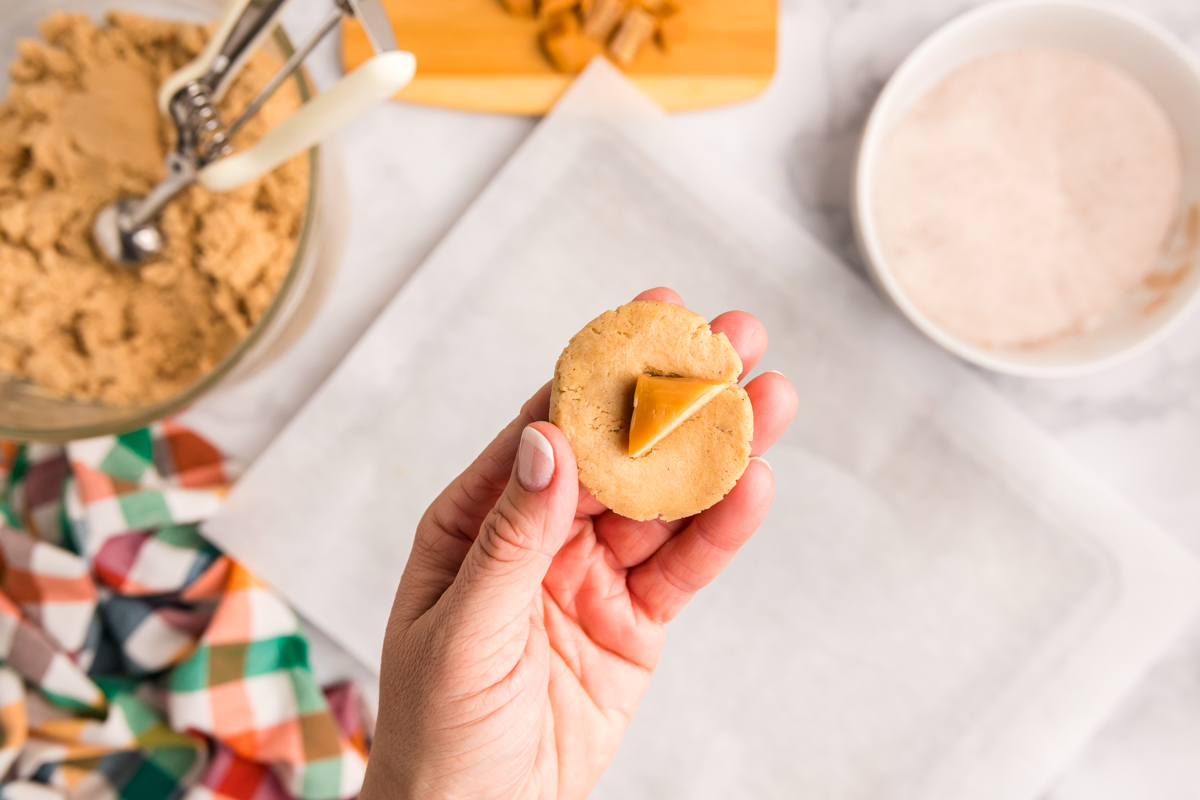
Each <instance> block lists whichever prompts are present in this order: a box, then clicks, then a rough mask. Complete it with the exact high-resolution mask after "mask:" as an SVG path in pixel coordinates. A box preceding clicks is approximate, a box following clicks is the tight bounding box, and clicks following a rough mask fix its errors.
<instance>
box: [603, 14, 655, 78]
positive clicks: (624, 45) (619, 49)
mask: <svg viewBox="0 0 1200 800" xmlns="http://www.w3.org/2000/svg"><path fill="white" fill-rule="evenodd" d="M657 28H658V18H657V17H655V16H654V15H653V14H651V13H650V12H649V11H646V10H645V9H641V8H635V9H633V10H631V11H630V12H629V13H628V14H626V15H625V19H623V20H621V27H620V28H618V29H617V34H616V35H615V36H613V39H612V42H611V43H610V44H609V45H608V52H609V53H610V54H611V55H612V57H613V59H614V60H615V61H616V62H617V63H618V64H620V65H621V66H624V67H627V66H629V65H630V64H632V63H633V61H634V59H636V58H637V57H638V53H640V52H642V48H643V47H645V46H646V43H647V42H649V41H650V39H652V38H653V37H654V32H655V30H656V29H657Z"/></svg>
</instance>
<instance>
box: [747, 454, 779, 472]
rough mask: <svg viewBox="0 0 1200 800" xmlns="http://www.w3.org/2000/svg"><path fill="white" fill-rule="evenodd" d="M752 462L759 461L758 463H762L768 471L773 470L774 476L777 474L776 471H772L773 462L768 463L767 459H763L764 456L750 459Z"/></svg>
mask: <svg viewBox="0 0 1200 800" xmlns="http://www.w3.org/2000/svg"><path fill="white" fill-rule="evenodd" d="M750 460H751V461H758V462H761V463H762V465H763V466H764V467H766V468H767V469H769V470H771V474H772V475H774V474H775V470H773V469H771V462H770V461H767V460H766V459H765V458H763V457H762V456H755V457H754V458H752V459H750Z"/></svg>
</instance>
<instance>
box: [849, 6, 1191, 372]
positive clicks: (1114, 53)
mask: <svg viewBox="0 0 1200 800" xmlns="http://www.w3.org/2000/svg"><path fill="white" fill-rule="evenodd" d="M854 190H855V199H854V215H855V229H856V232H857V235H858V241H859V246H860V248H861V250H862V252H863V255H864V258H865V261H866V262H867V265H868V268H869V270H870V273H871V277H872V279H873V280H874V281H875V282H876V283H877V284H878V285H879V287H880V288H881V289H882V290H883V291H884V292H885V293H886V294H887V296H888V297H889V298H891V300H892V301H893V302H894V304H895V305H896V306H897V307H898V308H899V309H900V310H901V311H902V312H903V313H904V314H905V315H906V316H907V317H908V318H909V319H910V320H911V321H912V323H913V324H914V325H916V326H917V327H918V328H919V329H920V330H921V331H922V332H924V333H925V334H926V335H927V336H929V337H930V338H931V339H933V340H934V341H936V342H937V343H938V344H940V345H942V346H943V347H945V348H946V349H947V350H949V351H951V352H952V353H955V354H956V355H958V356H960V357H962V358H964V359H966V360H968V361H970V362H972V363H974V364H977V365H979V366H982V367H985V368H988V369H992V370H995V371H997V372H1002V373H1007V374H1012V375H1022V376H1028V377H1065V376H1069V375H1078V374H1082V373H1087V372H1093V371H1096V370H1100V369H1103V368H1105V367H1109V366H1112V365H1114V364H1116V363H1118V362H1120V361H1123V360H1125V359H1127V358H1130V357H1132V356H1134V355H1136V354H1137V353H1140V352H1142V351H1143V350H1145V349H1146V348H1148V347H1150V346H1152V345H1153V344H1155V343H1156V342H1158V341H1160V340H1161V339H1162V338H1163V337H1165V336H1166V335H1168V334H1169V333H1170V331H1171V330H1172V329H1174V328H1175V327H1176V326H1177V325H1178V324H1179V323H1180V322H1181V321H1182V320H1183V318H1184V317H1185V316H1186V315H1187V314H1188V313H1189V312H1190V311H1192V310H1193V309H1194V308H1195V306H1196V305H1197V304H1198V303H1200V268H1198V267H1200V59H1198V58H1197V57H1196V56H1195V54H1193V53H1192V52H1191V51H1190V50H1188V49H1187V48H1186V47H1185V46H1184V45H1183V44H1182V43H1180V42H1179V41H1178V40H1177V39H1176V38H1175V37H1174V36H1173V35H1172V34H1171V33H1170V32H1169V31H1167V30H1165V29H1164V28H1162V27H1160V26H1159V25H1157V24H1156V23H1154V22H1153V21H1151V20H1149V19H1147V18H1145V17H1144V16H1142V15H1140V14H1137V13H1135V12H1132V11H1129V10H1128V9H1125V8H1122V7H1119V6H1115V5H1109V4H1104V3H1092V2H1088V3H1084V2H1073V1H1072V0H1050V1H1047V2H1041V1H1039V0H1007V1H1005V2H998V3H993V4H990V5H986V6H982V7H980V8H977V9H975V10H974V11H971V12H968V13H967V14H964V15H963V16H961V17H958V18H957V19H955V20H953V21H951V22H950V23H948V24H947V25H946V26H944V27H943V28H941V29H940V30H938V31H937V32H935V33H934V34H933V35H932V36H930V37H929V38H928V39H926V40H925V41H924V42H923V43H922V44H921V45H920V46H919V47H918V48H917V49H916V50H915V51H913V53H912V54H911V55H910V56H909V57H908V58H907V59H906V60H905V61H904V63H903V64H901V66H900V67H899V69H897V70H896V72H895V74H894V75H893V76H892V78H891V79H890V81H889V82H888V84H887V86H886V87H885V88H884V90H883V92H882V93H881V94H880V96H879V99H878V100H877V101H876V104H875V107H874V109H873V110H872V112H871V116H870V118H869V120H868V122H867V126H866V129H865V131H864V133H863V139H862V144H861V146H860V149H859V154H858V162H857V170H856V174H855V177H854Z"/></svg>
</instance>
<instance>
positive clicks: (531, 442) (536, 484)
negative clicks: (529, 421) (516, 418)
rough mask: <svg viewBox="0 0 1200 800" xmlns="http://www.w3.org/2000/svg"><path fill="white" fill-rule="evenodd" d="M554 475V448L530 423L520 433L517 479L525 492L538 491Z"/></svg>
mask: <svg viewBox="0 0 1200 800" xmlns="http://www.w3.org/2000/svg"><path fill="white" fill-rule="evenodd" d="M553 477H554V448H553V447H551V446H550V442H549V441H548V440H547V439H546V437H545V436H543V435H542V432H541V431H539V430H538V429H537V428H535V427H533V426H532V425H530V426H529V427H527V428H526V429H525V430H524V431H523V432H522V433H521V446H520V448H519V449H518V450H517V480H519V481H520V482H521V487H522V488H523V489H524V490H525V491H527V492H533V493H535V494H536V493H538V492H541V491H544V490H545V489H546V487H547V486H549V485H550V479H551V478H553Z"/></svg>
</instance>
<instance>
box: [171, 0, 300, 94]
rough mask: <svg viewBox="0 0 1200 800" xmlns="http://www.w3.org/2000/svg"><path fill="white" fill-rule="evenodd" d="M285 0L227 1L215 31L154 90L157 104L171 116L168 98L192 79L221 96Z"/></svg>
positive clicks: (257, 44)
mask: <svg viewBox="0 0 1200 800" xmlns="http://www.w3.org/2000/svg"><path fill="white" fill-rule="evenodd" d="M285 5H287V0H229V2H228V3H227V4H226V5H225V11H224V14H223V16H222V17H221V22H220V24H219V25H218V26H217V30H216V32H214V33H213V35H212V38H211V39H209V40H208V44H207V45H206V46H205V48H204V49H203V50H202V51H201V52H200V55H198V56H196V58H195V59H193V60H192V61H190V62H188V63H187V64H185V65H184V66H183V67H182V68H181V69H180V70H179V71H177V72H175V73H174V74H172V75H171V76H170V77H168V78H167V79H166V80H165V81H163V84H162V86H161V87H159V90H158V107H159V110H160V111H162V113H163V114H164V115H166V116H167V117H168V118H169V117H170V116H171V113H170V109H171V98H172V97H174V96H175V94H176V93H177V92H178V91H179V90H180V89H182V88H183V87H185V86H187V85H188V84H189V83H191V82H193V81H197V80H200V79H201V78H206V79H207V80H208V81H209V83H210V84H211V88H212V90H213V98H212V99H213V100H214V101H217V100H220V99H221V96H222V95H223V94H224V93H225V89H226V88H228V86H229V82H230V79H231V78H232V77H233V76H234V75H235V74H236V73H237V71H238V70H240V69H241V67H242V63H243V62H244V61H245V60H246V59H247V58H248V57H249V55H250V53H252V52H253V51H254V50H255V49H257V47H258V46H259V44H261V43H262V40H263V39H264V38H265V37H266V36H267V35H269V34H270V33H271V30H272V23H274V21H275V20H276V18H278V17H279V14H280V12H282V11H283V7H284V6H285Z"/></svg>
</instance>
